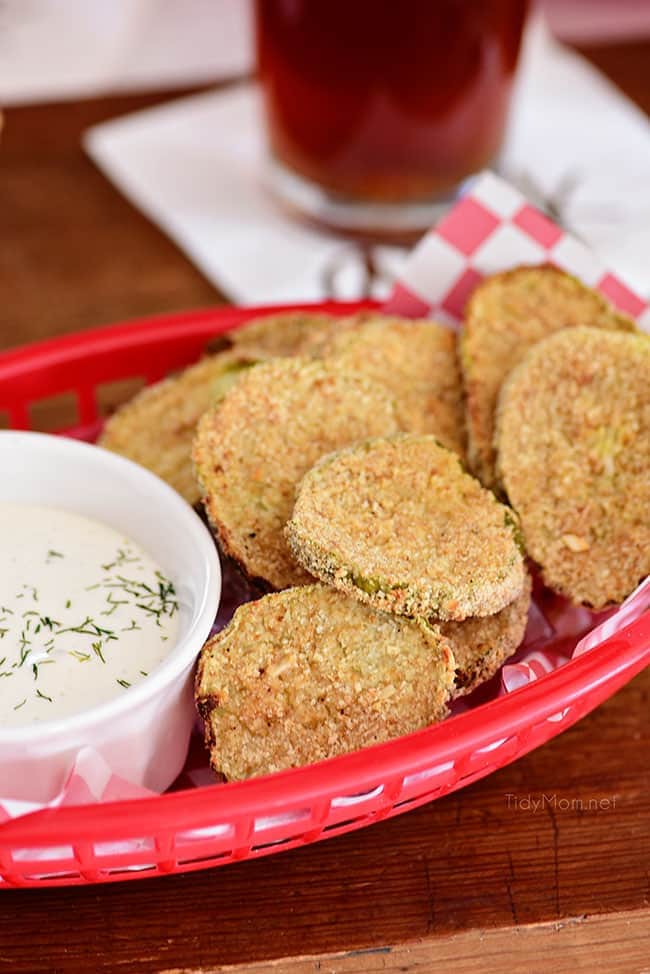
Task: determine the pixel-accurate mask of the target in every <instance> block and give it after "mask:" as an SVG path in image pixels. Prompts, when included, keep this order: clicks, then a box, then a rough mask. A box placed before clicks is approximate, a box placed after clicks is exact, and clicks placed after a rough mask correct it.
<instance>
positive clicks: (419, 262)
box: [386, 172, 650, 331]
mask: <svg viewBox="0 0 650 974" xmlns="http://www.w3.org/2000/svg"><path fill="white" fill-rule="evenodd" d="M518 264H554V265H555V266H556V267H559V268H560V269H561V270H564V271H567V272H568V273H569V274H573V275H575V276H576V277H578V278H580V280H581V281H583V282H584V283H585V284H587V285H589V287H593V288H596V290H598V291H600V292H601V293H602V294H604V295H605V297H606V298H607V299H608V300H609V301H611V302H612V304H614V305H615V306H616V307H617V308H619V309H620V310H621V311H624V312H625V313H626V314H628V315H631V316H632V317H633V318H636V320H637V321H638V323H639V326H640V327H641V328H643V329H644V330H646V331H650V309H649V308H648V304H647V303H646V302H645V301H644V300H643V299H642V298H640V297H639V296H638V294H635V293H634V292H633V291H631V290H630V289H629V288H628V287H627V286H626V285H625V284H624V283H623V282H622V281H621V280H620V279H619V278H618V277H617V276H616V275H615V274H614V273H612V272H611V271H610V270H608V269H607V268H605V267H604V265H603V264H602V262H601V261H600V260H599V259H598V257H597V256H596V255H595V254H594V253H593V252H592V251H591V250H589V248H588V247H587V246H585V244H583V243H581V242H580V241H579V240H577V239H576V238H575V237H573V236H571V234H569V233H567V232H566V231H565V230H562V229H561V228H560V227H558V226H557V224H555V223H553V222H552V221H551V220H549V219H548V217H546V216H544V214H543V213H541V212H540V211H539V210H537V209H535V207H534V206H532V205H531V204H530V203H529V202H528V201H527V200H526V198H525V197H524V196H522V194H521V193H520V192H519V191H518V190H516V189H515V188H514V187H513V186H510V184H509V183H506V182H504V180H502V179H499V178H498V177H497V176H495V175H494V174H493V173H490V172H486V173H483V174H482V175H481V176H478V177H477V178H476V179H475V180H474V182H473V183H472V185H471V187H470V189H469V191H468V192H467V193H466V194H465V196H463V198H462V199H461V200H460V201H459V202H458V203H457V204H456V206H454V207H453V209H451V210H450V211H449V212H448V213H447V214H446V216H444V217H443V218H442V220H440V222H439V223H438V224H437V226H435V227H434V228H433V229H432V230H431V231H429V233H427V234H426V235H425V236H424V237H423V238H422V240H421V241H420V243H418V245H417V246H416V247H415V249H414V250H413V251H412V253H411V254H410V256H409V257H408V258H407V260H406V262H405V264H404V267H403V268H402V272H401V274H400V278H399V280H398V282H397V284H396V285H395V288H394V290H393V293H392V294H391V296H390V298H389V299H388V301H387V303H386V310H388V311H391V312H394V313H395V314H399V315H406V316H407V317H409V318H417V317H425V316H428V315H434V316H435V317H436V318H437V319H438V320H440V321H444V322H445V323H446V324H449V325H451V326H453V327H458V325H459V323H460V321H461V320H462V316H463V309H464V307H465V304H466V302H467V299H468V297H469V296H470V294H471V293H472V291H473V290H474V288H475V287H476V285H477V284H478V283H479V282H480V281H481V280H483V278H484V277H487V276H488V275H489V274H495V273H497V272H498V271H504V270H508V269H510V268H512V267H516V266H517V265H518Z"/></svg>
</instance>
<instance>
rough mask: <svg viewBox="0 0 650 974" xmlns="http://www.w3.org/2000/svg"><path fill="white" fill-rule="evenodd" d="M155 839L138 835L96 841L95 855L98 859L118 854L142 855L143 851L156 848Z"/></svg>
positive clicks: (150, 850) (113, 856)
mask: <svg viewBox="0 0 650 974" xmlns="http://www.w3.org/2000/svg"><path fill="white" fill-rule="evenodd" d="M155 847H156V846H155V842H154V840H153V839H152V838H151V837H149V836H147V837H140V836H138V837H136V836H134V837H133V838H129V839H117V840H115V841H112V842H95V843H94V846H93V848H94V856H96V857H97V858H98V859H106V858H108V857H110V858H111V859H114V858H115V857H116V856H122V855H127V856H133V855H136V856H138V855H141V854H142V853H151V852H153V850H154V849H155Z"/></svg>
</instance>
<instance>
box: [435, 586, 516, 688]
mask: <svg viewBox="0 0 650 974" xmlns="http://www.w3.org/2000/svg"><path fill="white" fill-rule="evenodd" d="M531 589H532V582H531V578H530V575H529V574H528V573H526V578H525V582H524V588H523V591H522V593H521V595H519V596H518V597H517V598H516V599H515V600H514V602H511V603H510V605H507V606H506V607H505V609H501V611H500V612H495V613H494V615H491V616H483V618H476V619H465V620H464V621H463V622H441V623H440V624H439V628H440V631H441V633H442V634H443V636H445V637H446V638H447V639H448V640H449V644H450V646H451V651H452V653H453V654H454V659H455V661H456V678H455V681H454V692H453V696H454V697H462V696H465V694H468V693H471V692H472V690H475V689H476V687H477V686H479V684H481V683H485V681H486V680H490V679H491V678H492V677H493V676H494V674H495V673H496V672H497V670H498V669H499V668H500V667H501V666H502V665H503V663H504V662H505V661H506V660H507V659H508V657H509V656H512V654H513V653H514V652H515V650H516V649H517V648H518V647H519V646H520V645H521V642H522V640H523V638H524V633H525V632H526V623H527V621H528V609H529V607H530V593H531Z"/></svg>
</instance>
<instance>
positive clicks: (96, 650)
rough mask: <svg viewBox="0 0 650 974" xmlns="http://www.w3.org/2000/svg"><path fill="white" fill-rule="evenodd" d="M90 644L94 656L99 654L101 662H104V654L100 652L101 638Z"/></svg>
mask: <svg viewBox="0 0 650 974" xmlns="http://www.w3.org/2000/svg"><path fill="white" fill-rule="evenodd" d="M91 645H92V649H93V652H94V654H95V656H99V658H100V660H101V661H102V663H105V662H106V660H105V659H104V654H103V653H102V644H101V640H97V642H96V643H91Z"/></svg>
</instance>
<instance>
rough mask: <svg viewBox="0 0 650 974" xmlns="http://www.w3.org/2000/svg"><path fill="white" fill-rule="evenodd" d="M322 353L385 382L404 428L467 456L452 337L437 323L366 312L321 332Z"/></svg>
mask: <svg viewBox="0 0 650 974" xmlns="http://www.w3.org/2000/svg"><path fill="white" fill-rule="evenodd" d="M318 351H319V354H320V355H321V356H323V357H325V358H333V359H335V360H336V361H338V362H340V363H341V364H342V365H345V366H347V367H348V368H351V369H356V370H358V371H359V372H363V373H364V374H365V375H367V376H368V377H369V378H371V379H376V380H377V382H381V383H383V384H384V385H385V386H386V387H387V388H388V389H389V390H390V392H391V394H392V395H393V397H394V400H395V410H396V412H397V419H398V422H399V424H400V427H401V428H402V429H403V430H404V431H405V432H407V433H432V434H433V435H434V436H435V437H436V438H437V439H438V440H439V441H440V442H441V443H442V444H443V446H446V447H449V449H450V450H455V452H456V453H458V454H460V455H461V456H463V455H464V438H465V437H464V426H465V418H464V410H463V403H462V390H461V381H460V371H459V367H458V361H457V357H456V338H455V335H454V333H453V332H451V331H450V330H449V329H448V328H445V327H444V326H443V325H439V324H437V323H436V322H435V321H424V320H421V321H412V320H410V319H408V318H394V317H389V316H387V315H381V314H377V313H376V312H372V311H370V312H362V313H361V314H358V315H355V316H354V317H352V318H347V319H344V320H343V321H341V322H340V323H338V324H337V326H336V327H335V328H332V329H330V330H329V331H327V332H325V333H323V336H322V340H321V347H320V348H319V350H318Z"/></svg>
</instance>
